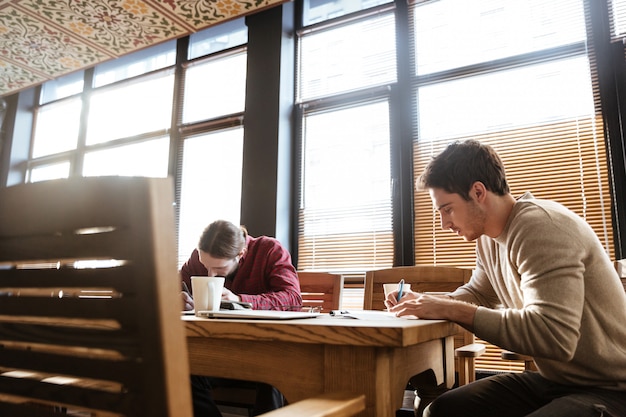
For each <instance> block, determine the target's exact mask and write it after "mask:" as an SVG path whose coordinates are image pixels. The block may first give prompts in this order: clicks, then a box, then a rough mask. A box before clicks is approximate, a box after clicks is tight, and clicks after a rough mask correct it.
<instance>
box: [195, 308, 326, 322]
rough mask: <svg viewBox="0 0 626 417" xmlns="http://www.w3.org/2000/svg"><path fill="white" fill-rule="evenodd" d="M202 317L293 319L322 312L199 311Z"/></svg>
mask: <svg viewBox="0 0 626 417" xmlns="http://www.w3.org/2000/svg"><path fill="white" fill-rule="evenodd" d="M198 314H199V315H200V317H206V318H209V319H246V320H250V319H252V320H292V319H308V318H315V317H317V316H319V315H320V314H321V313H315V312H313V313H311V312H307V311H277V310H248V309H246V310H220V311H207V310H205V311H199V312H198Z"/></svg>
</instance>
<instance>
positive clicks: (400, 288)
mask: <svg viewBox="0 0 626 417" xmlns="http://www.w3.org/2000/svg"><path fill="white" fill-rule="evenodd" d="M403 290H404V278H402V279H401V280H400V282H399V283H398V297H397V298H396V300H397V301H398V302H399V301H400V299H401V298H402V291H403Z"/></svg>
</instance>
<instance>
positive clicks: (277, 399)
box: [191, 375, 285, 417]
mask: <svg viewBox="0 0 626 417" xmlns="http://www.w3.org/2000/svg"><path fill="white" fill-rule="evenodd" d="M214 386H231V387H247V388H253V389H256V403H255V404H254V409H253V415H255V416H257V415H259V414H263V413H266V412H268V411H271V410H275V409H277V408H280V407H283V406H284V405H285V399H284V397H283V395H282V394H281V393H280V391H278V390H277V389H276V388H274V387H273V386H271V385H268V384H264V383H261V382H248V381H238V380H234V379H224V378H209V377H204V376H199V375H191V395H192V399H193V415H194V417H222V413H220V410H219V409H218V408H217V405H216V404H215V401H214V400H213V396H212V394H211V391H212V388H213V387H214Z"/></svg>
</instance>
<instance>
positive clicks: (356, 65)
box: [297, 7, 396, 277]
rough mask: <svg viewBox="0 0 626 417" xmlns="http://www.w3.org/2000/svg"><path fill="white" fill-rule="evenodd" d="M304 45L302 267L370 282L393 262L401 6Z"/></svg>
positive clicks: (315, 32) (329, 30)
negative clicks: (392, 88)
mask: <svg viewBox="0 0 626 417" xmlns="http://www.w3.org/2000/svg"><path fill="white" fill-rule="evenodd" d="M309 12H313V11H312V10H309ZM351 17H353V16H351ZM298 47H299V63H298V75H299V76H298V83H297V85H298V95H299V99H300V106H301V108H302V113H301V114H302V120H301V123H302V138H301V143H302V153H301V171H300V175H301V183H300V190H301V198H300V209H299V213H298V222H299V230H298V242H299V245H298V262H297V263H298V265H297V267H298V269H301V270H320V271H333V272H340V273H342V274H344V275H345V276H348V277H350V276H351V275H353V276H355V277H358V276H360V277H363V275H364V272H365V271H366V270H369V269H374V268H379V267H386V266H391V264H392V263H393V247H394V246H393V232H392V214H391V213H392V207H391V133H390V132H391V127H390V105H389V92H388V86H389V84H390V83H393V82H395V80H396V67H395V53H396V52H395V23H394V14H393V9H392V8H389V7H386V8H385V7H383V8H382V9H381V10H380V13H379V14H377V15H375V16H370V15H367V14H364V15H362V16H361V17H360V18H357V19H350V20H347V21H341V22H338V23H336V24H335V25H331V26H329V27H325V28H320V29H315V28H311V29H310V30H306V31H302V32H301V36H300V38H299V44H298Z"/></svg>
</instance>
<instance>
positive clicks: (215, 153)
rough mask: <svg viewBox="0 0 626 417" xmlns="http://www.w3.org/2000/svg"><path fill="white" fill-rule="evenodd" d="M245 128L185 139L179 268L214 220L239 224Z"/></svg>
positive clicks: (179, 232) (179, 234) (179, 233)
mask: <svg viewBox="0 0 626 417" xmlns="http://www.w3.org/2000/svg"><path fill="white" fill-rule="evenodd" d="M242 164H243V128H241V127H239V128H234V129H229V130H224V131H219V132H216V133H210V134H206V135H201V136H194V137H192V138H188V139H185V143H184V150H183V163H182V177H181V178H182V179H181V197H180V223H179V231H178V240H179V244H178V248H179V249H178V260H179V267H180V266H181V265H182V264H183V263H184V262H185V261H186V260H187V259H188V258H189V255H190V254H191V252H192V250H193V249H194V248H196V246H197V244H198V239H199V238H200V234H201V233H202V230H204V228H205V227H206V226H208V225H209V223H211V222H212V221H213V220H218V219H224V220H230V221H231V222H233V223H235V224H239V218H240V217H239V216H240V212H241V181H242Z"/></svg>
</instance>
